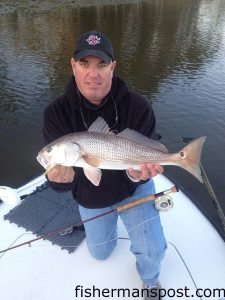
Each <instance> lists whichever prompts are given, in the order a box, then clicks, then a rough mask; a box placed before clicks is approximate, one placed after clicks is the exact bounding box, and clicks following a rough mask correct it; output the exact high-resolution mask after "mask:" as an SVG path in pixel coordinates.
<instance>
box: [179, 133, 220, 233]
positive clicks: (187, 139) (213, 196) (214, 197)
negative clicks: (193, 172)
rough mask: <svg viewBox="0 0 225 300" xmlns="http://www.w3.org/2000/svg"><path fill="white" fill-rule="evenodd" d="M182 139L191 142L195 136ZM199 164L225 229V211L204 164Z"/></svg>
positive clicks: (204, 181)
mask: <svg viewBox="0 0 225 300" xmlns="http://www.w3.org/2000/svg"><path fill="white" fill-rule="evenodd" d="M180 139H181V140H182V141H183V142H184V143H189V142H191V141H192V140H193V138H191V137H181V138H180ZM199 166H200V169H201V171H202V180H203V183H204V185H205V187H206V189H207V190H208V192H209V195H210V196H211V198H212V200H213V203H214V204H215V206H216V209H217V213H218V216H219V218H220V220H221V222H222V226H223V229H224V231H225V215H224V212H223V210H222V208H221V206H220V203H219V201H218V199H217V197H216V194H215V192H214V190H213V187H212V185H211V183H210V181H209V178H208V177H207V175H206V172H205V170H204V168H203V165H202V163H201V162H200V163H199Z"/></svg>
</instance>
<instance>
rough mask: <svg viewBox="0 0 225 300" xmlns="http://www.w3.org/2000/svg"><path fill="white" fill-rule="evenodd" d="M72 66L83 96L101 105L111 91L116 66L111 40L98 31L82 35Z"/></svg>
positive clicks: (76, 47)
mask: <svg viewBox="0 0 225 300" xmlns="http://www.w3.org/2000/svg"><path fill="white" fill-rule="evenodd" d="M71 65H72V69H73V74H74V76H75V81H76V84H77V87H78V89H79V91H80V92H81V94H82V95H83V96H84V97H85V98H86V99H87V100H89V101H90V102H91V103H93V104H95V105H99V104H100V103H101V101H102V99H103V98H104V97H105V96H106V95H107V94H108V92H109V91H110V89H111V85H112V77H113V71H114V69H115V66H116V61H114V53H113V48H112V44H111V42H110V41H109V39H108V38H107V37H106V36H104V35H103V34H102V33H100V32H96V31H90V32H87V33H84V34H82V35H81V36H80V38H79V39H78V41H77V43H76V46H75V50H74V53H73V58H72V59H71Z"/></svg>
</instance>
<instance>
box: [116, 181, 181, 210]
mask: <svg viewBox="0 0 225 300" xmlns="http://www.w3.org/2000/svg"><path fill="white" fill-rule="evenodd" d="M177 191H178V188H177V187H176V186H173V187H172V188H170V189H169V190H166V191H163V192H160V193H157V194H153V195H148V196H146V197H143V198H139V199H137V200H134V201H132V202H129V203H126V204H124V205H121V206H118V207H117V208H116V210H117V211H118V212H121V211H124V210H126V209H129V208H132V207H135V206H137V205H140V204H143V203H146V202H149V201H151V200H155V199H156V198H158V197H162V196H163V195H166V194H170V193H175V192H177Z"/></svg>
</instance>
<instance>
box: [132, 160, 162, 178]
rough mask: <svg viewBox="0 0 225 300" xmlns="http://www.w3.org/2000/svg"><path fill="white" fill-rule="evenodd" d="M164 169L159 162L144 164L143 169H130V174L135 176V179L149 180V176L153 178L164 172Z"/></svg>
mask: <svg viewBox="0 0 225 300" xmlns="http://www.w3.org/2000/svg"><path fill="white" fill-rule="evenodd" d="M163 172H164V169H163V167H162V166H161V165H159V164H151V163H148V164H142V165H141V170H139V171H137V170H134V169H132V168H129V169H128V174H129V175H130V176H131V177H132V178H134V179H135V180H137V181H139V180H147V179H149V178H152V177H154V176H156V175H157V174H159V173H163Z"/></svg>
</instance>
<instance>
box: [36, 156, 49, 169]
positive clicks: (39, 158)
mask: <svg viewBox="0 0 225 300" xmlns="http://www.w3.org/2000/svg"><path fill="white" fill-rule="evenodd" d="M37 161H38V162H39V164H40V165H42V167H44V168H45V169H47V168H48V166H49V165H50V163H49V161H48V160H47V159H46V158H45V157H44V156H43V155H40V154H39V155H38V156H37Z"/></svg>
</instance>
